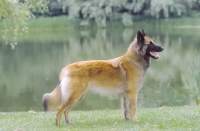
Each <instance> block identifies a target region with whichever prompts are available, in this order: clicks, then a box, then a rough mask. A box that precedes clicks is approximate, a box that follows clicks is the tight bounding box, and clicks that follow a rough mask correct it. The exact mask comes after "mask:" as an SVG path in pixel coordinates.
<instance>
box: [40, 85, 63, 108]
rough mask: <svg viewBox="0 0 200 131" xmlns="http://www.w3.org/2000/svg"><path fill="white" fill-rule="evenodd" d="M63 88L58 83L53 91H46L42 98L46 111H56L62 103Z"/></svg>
mask: <svg viewBox="0 0 200 131" xmlns="http://www.w3.org/2000/svg"><path fill="white" fill-rule="evenodd" d="M61 96H62V95H61V90H60V86H59V85H58V86H57V87H56V88H55V89H54V90H53V91H52V92H51V93H46V94H44V95H43V98H42V105H43V109H44V111H55V110H57V109H58V107H59V106H60V104H61V101H62V100H61V99H62V98H61Z"/></svg>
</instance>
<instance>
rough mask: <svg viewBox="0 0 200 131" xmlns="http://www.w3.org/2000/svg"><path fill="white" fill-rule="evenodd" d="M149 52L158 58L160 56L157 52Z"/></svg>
mask: <svg viewBox="0 0 200 131" xmlns="http://www.w3.org/2000/svg"><path fill="white" fill-rule="evenodd" d="M150 54H151V55H152V56H154V57H155V58H156V59H158V58H160V56H159V55H158V54H156V52H150Z"/></svg>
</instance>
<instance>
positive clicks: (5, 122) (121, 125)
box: [0, 106, 200, 131]
mask: <svg viewBox="0 0 200 131" xmlns="http://www.w3.org/2000/svg"><path fill="white" fill-rule="evenodd" d="M55 114H56V113H55V112H47V113H45V112H1V113H0V131H62V130H65V131H66V130H72V131H80V130H81V131H82V130H83V131H121V130H126V131H132V130H142V131H145V130H147V131H148V130H150V131H152V130H170V131H171V130H180V131H184V130H187V131H188V130H192V131H193V130H196V131H199V130H200V107H199V106H185V107H161V108H139V109H138V111H137V117H138V119H139V122H132V121H131V120H128V121H127V120H125V119H124V117H123V114H122V111H121V110H101V111H72V112H71V113H70V116H69V118H70V120H71V122H72V123H73V124H70V125H67V124H65V122H64V117H62V118H61V123H60V125H58V126H56V125H55Z"/></svg>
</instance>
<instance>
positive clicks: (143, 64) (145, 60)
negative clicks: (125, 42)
mask: <svg viewBox="0 0 200 131" xmlns="http://www.w3.org/2000/svg"><path fill="white" fill-rule="evenodd" d="M136 44H137V40H136V39H135V40H134V41H133V42H132V43H131V44H130V46H129V48H128V50H127V52H126V55H127V56H128V57H129V58H130V59H131V61H132V62H133V63H134V64H135V65H136V66H137V67H138V69H140V70H143V72H144V73H145V72H146V70H147V69H148V67H149V66H150V63H151V60H150V57H149V56H146V55H142V53H141V52H140V51H139V48H138V47H137V45H136Z"/></svg>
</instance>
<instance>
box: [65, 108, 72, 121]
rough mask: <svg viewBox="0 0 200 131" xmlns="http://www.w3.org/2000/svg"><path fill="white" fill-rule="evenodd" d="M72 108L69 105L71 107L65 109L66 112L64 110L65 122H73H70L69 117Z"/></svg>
mask: <svg viewBox="0 0 200 131" xmlns="http://www.w3.org/2000/svg"><path fill="white" fill-rule="evenodd" d="M70 110H71V108H70V107H69V108H68V109H67V110H65V112H64V116H65V122H66V123H67V124H71V123H70V122H69V119H68V114H69V112H70Z"/></svg>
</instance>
